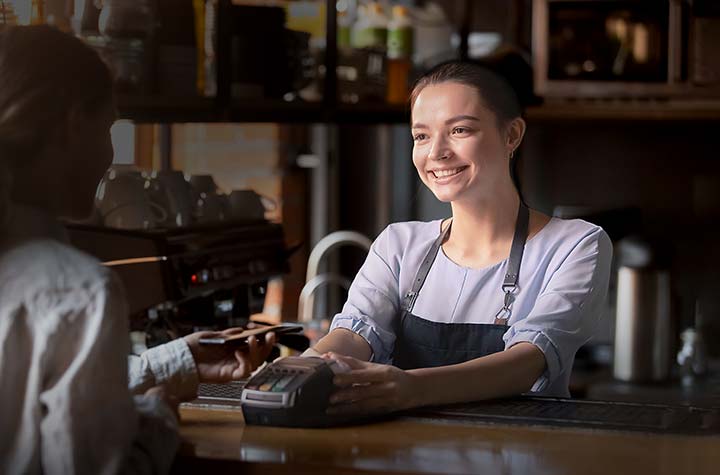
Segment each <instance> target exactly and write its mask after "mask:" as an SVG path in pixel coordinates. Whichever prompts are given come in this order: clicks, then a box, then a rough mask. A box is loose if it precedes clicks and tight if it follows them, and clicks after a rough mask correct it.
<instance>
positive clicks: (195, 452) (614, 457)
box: [173, 407, 720, 475]
mask: <svg viewBox="0 0 720 475" xmlns="http://www.w3.org/2000/svg"><path fill="white" fill-rule="evenodd" d="M181 416H182V423H181V430H180V432H181V436H182V438H183V445H182V447H181V449H180V454H179V456H178V459H177V461H176V464H175V467H174V470H173V473H225V472H226V471H227V473H233V474H263V475H267V474H291V473H292V474H303V473H316V474H321V473H326V474H350V473H447V474H461V473H462V474H470V473H482V474H484V475H490V474H510V473H519V474H553V475H555V474H583V475H588V474H598V475H622V474H631V475H640V474H646V473H647V474H667V475H682V474H692V475H702V474H713V475H715V474H717V473H719V470H720V437H705V436H698V437H690V436H677V435H654V434H637V433H621V432H608V431H592V430H579V429H547V428H529V427H517V426H515V427H513V426H499V425H477V424H476V425H473V424H464V423H458V422H438V421H429V420H421V419H407V418H403V419H395V420H388V421H385V422H379V423H375V424H368V425H363V426H355V427H343V428H333V429H285V428H274V427H258V426H245V425H244V423H243V418H242V413H241V412H240V411H218V410H208V409H200V408H188V407H183V408H181ZM211 471H212V472H211Z"/></svg>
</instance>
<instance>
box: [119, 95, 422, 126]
mask: <svg viewBox="0 0 720 475" xmlns="http://www.w3.org/2000/svg"><path fill="white" fill-rule="evenodd" d="M117 109H118V117H119V118H120V119H128V120H132V121H134V122H138V123H183V122H185V123H187V122H273V123H337V124H392V123H408V120H409V117H410V114H409V111H408V108H407V107H406V106H396V105H388V104H379V103H378V104H363V105H353V104H342V105H339V106H333V107H330V106H326V105H324V104H322V103H319V102H317V103H311V102H285V101H281V100H250V99H248V100H241V99H234V100H233V101H232V102H231V103H230V104H227V105H222V104H218V101H217V100H215V99H213V98H203V97H191V98H186V97H168V96H134V95H119V96H118V97H117Z"/></svg>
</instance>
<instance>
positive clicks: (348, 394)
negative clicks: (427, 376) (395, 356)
mask: <svg viewBox="0 0 720 475" xmlns="http://www.w3.org/2000/svg"><path fill="white" fill-rule="evenodd" d="M323 357H324V358H329V359H333V360H336V361H338V362H340V363H341V364H342V363H344V364H346V365H347V366H348V367H349V368H350V371H348V372H346V373H339V374H336V375H335V378H334V380H333V382H334V383H335V385H336V386H340V387H341V389H339V390H337V391H336V392H335V393H333V395H332V396H331V397H330V404H331V406H330V407H329V408H328V410H327V412H328V414H357V415H370V414H382V413H387V412H393V411H399V410H402V409H409V408H411V407H415V406H418V405H419V401H418V400H417V399H416V395H417V394H418V388H417V385H418V382H417V378H416V377H415V376H413V375H412V374H410V373H408V372H407V371H403V370H401V369H400V368H397V367H395V366H391V365H383V364H377V363H368V362H366V361H362V360H358V359H355V358H352V357H350V356H343V355H338V354H337V353H326V354H325V355H323Z"/></svg>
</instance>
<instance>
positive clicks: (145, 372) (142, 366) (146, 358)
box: [128, 338, 198, 401]
mask: <svg viewBox="0 0 720 475" xmlns="http://www.w3.org/2000/svg"><path fill="white" fill-rule="evenodd" d="M128 378H129V385H130V392H131V393H133V394H142V393H144V392H145V391H147V390H148V389H150V388H151V387H153V386H157V385H163V386H165V387H166V388H167V390H168V392H169V393H170V394H172V395H174V396H177V397H178V398H179V399H180V400H181V401H185V400H188V399H193V398H194V397H195V395H196V394H197V387H198V374H197V369H196V367H195V360H194V359H193V356H192V353H191V352H190V348H189V347H188V345H187V343H186V342H185V340H184V339H183V338H178V339H176V340H173V341H171V342H169V343H165V344H164V345H160V346H156V347H155V348H150V349H149V350H147V351H145V352H144V353H143V354H142V355H140V356H135V355H130V356H128Z"/></svg>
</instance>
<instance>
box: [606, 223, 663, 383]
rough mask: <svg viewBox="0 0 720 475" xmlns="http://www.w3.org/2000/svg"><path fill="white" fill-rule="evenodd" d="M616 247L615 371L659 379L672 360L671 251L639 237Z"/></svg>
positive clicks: (627, 377) (624, 376)
mask: <svg viewBox="0 0 720 475" xmlns="http://www.w3.org/2000/svg"><path fill="white" fill-rule="evenodd" d="M618 251H619V252H618V260H619V262H618V265H619V270H618V281H617V307H616V320H615V355H614V356H615V358H614V366H613V375H614V376H615V378H616V379H619V380H622V381H629V382H657V381H663V380H665V379H667V378H668V376H669V373H670V364H671V361H672V355H671V346H672V302H671V291H670V271H669V257H668V256H669V253H668V252H667V251H666V250H665V249H663V248H661V247H659V246H657V245H651V244H650V243H648V242H647V241H645V240H643V239H640V238H637V237H628V238H625V239H623V240H622V241H621V242H620V243H619V245H618Z"/></svg>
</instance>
